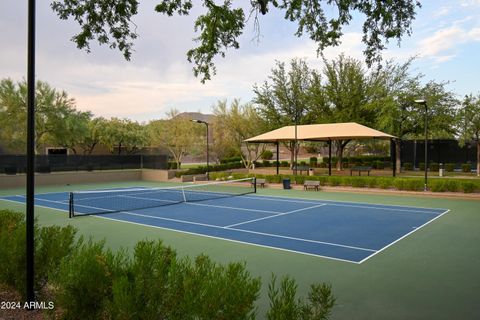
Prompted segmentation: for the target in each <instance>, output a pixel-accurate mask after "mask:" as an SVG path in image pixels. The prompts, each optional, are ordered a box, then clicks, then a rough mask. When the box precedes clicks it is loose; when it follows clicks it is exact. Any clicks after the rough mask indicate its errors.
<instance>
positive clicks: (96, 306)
mask: <svg viewBox="0 0 480 320" xmlns="http://www.w3.org/2000/svg"><path fill="white" fill-rule="evenodd" d="M112 261H113V254H112V253H111V252H106V251H105V250H104V242H93V241H92V240H89V241H88V242H82V243H80V244H79V246H78V248H77V249H76V250H75V251H74V252H73V253H72V254H71V256H70V257H69V259H64V260H63V261H62V263H61V264H60V269H59V272H58V274H57V276H56V277H55V278H53V282H54V286H55V287H56V288H58V289H57V290H56V292H55V299H56V302H57V303H56V304H58V305H59V306H61V307H62V308H63V310H64V311H65V314H64V317H65V318H67V319H99V318H101V315H102V314H103V313H104V310H105V308H106V304H107V299H108V297H109V296H110V294H111V291H110V288H111V287H112V284H113V278H112V275H113V274H112V269H113V268H112Z"/></svg>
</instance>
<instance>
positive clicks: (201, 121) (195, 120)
mask: <svg viewBox="0 0 480 320" xmlns="http://www.w3.org/2000/svg"><path fill="white" fill-rule="evenodd" d="M192 121H193V122H196V123H203V124H205V125H206V126H207V172H206V175H207V180H210V177H209V174H208V173H209V171H210V162H209V158H210V157H209V155H208V136H209V134H208V133H209V132H208V122H206V121H203V120H197V119H193V120H192Z"/></svg>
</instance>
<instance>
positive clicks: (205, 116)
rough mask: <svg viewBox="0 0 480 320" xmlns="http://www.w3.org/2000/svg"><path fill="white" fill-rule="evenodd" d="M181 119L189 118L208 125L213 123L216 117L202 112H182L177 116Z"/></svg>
mask: <svg viewBox="0 0 480 320" xmlns="http://www.w3.org/2000/svg"><path fill="white" fill-rule="evenodd" d="M177 117H180V118H187V119H190V120H201V121H205V122H208V123H212V122H213V119H214V118H215V115H213V114H203V113H200V112H182V113H179V114H178V115H177Z"/></svg>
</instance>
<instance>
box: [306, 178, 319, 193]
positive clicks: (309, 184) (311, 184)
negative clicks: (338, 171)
mask: <svg viewBox="0 0 480 320" xmlns="http://www.w3.org/2000/svg"><path fill="white" fill-rule="evenodd" d="M319 188H320V181H316V180H305V182H304V183H303V190H308V189H313V190H315V191H318V190H319Z"/></svg>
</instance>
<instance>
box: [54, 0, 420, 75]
mask: <svg viewBox="0 0 480 320" xmlns="http://www.w3.org/2000/svg"><path fill="white" fill-rule="evenodd" d="M232 2H233V1H231V0H224V1H223V4H216V1H213V0H202V1H201V4H202V6H203V7H204V8H205V11H206V12H205V13H203V14H201V15H199V16H198V17H197V19H196V21H195V23H194V29H195V31H196V32H199V33H200V34H199V36H198V37H197V38H195V39H194V40H195V42H197V43H199V45H198V47H196V48H193V49H190V50H189V51H188V52H187V58H188V60H189V61H190V62H193V63H194V68H193V72H194V74H195V75H196V76H200V77H201V81H202V82H205V81H206V80H209V79H210V78H211V76H212V75H214V74H215V73H216V69H215V65H214V63H213V60H214V58H215V57H216V56H218V55H220V56H221V57H225V55H226V53H225V52H226V50H227V49H229V48H234V49H238V48H239V47H240V44H239V42H238V37H239V36H240V35H241V34H242V33H243V30H244V28H245V27H246V24H247V23H248V21H253V23H254V24H255V27H256V28H255V29H256V30H257V32H258V30H259V27H258V26H259V18H258V14H259V13H261V14H263V15H265V14H267V12H268V11H269V10H271V9H276V10H281V11H283V12H284V17H285V20H287V21H293V22H296V23H297V24H298V29H297V31H296V33H295V35H296V36H298V37H301V36H303V35H304V34H307V35H308V37H309V38H310V39H311V40H313V41H314V42H315V43H316V44H317V53H318V54H321V53H322V52H323V50H324V49H325V48H327V47H330V46H337V45H339V44H340V42H341V41H340V40H341V37H342V35H343V27H344V26H346V25H348V24H350V22H351V21H352V19H353V16H354V13H359V14H356V15H355V16H361V17H364V19H365V20H364V22H363V29H362V30H363V38H362V41H363V43H364V44H365V46H366V48H365V50H364V54H365V58H366V62H367V64H368V65H369V66H370V65H372V63H374V62H378V61H380V60H381V51H382V50H384V49H385V47H386V44H387V43H388V42H389V41H390V40H392V39H396V40H397V41H398V42H399V43H400V40H401V39H402V37H403V36H404V35H405V34H406V35H410V34H411V24H412V21H413V19H414V18H415V14H416V12H415V10H416V9H417V8H419V7H420V2H419V1H416V0H402V1H370V0H342V1H327V0H324V1H321V0H319V1H307V0H298V1H288V0H280V1H279V0H251V1H250V6H248V5H246V4H245V2H243V1H238V3H240V5H243V6H245V7H248V8H245V9H244V8H243V7H237V8H234V7H233V3H232ZM51 7H52V9H53V10H54V11H55V12H56V13H57V15H58V16H59V17H60V19H63V20H67V19H69V18H72V19H74V20H75V21H76V22H77V23H78V24H79V26H80V27H81V31H80V32H79V33H78V34H76V35H74V36H73V38H72V40H73V41H74V42H75V43H76V44H77V47H78V48H80V49H86V50H87V51H90V42H91V41H94V40H97V41H98V43H99V44H101V45H103V44H106V45H109V46H110V47H111V48H118V49H119V50H120V52H121V53H122V54H123V55H124V57H125V59H127V60H129V59H130V57H131V52H132V48H133V41H134V40H135V39H136V37H137V33H136V25H135V24H134V23H133V22H132V19H133V17H134V16H135V15H136V14H137V13H138V0H103V1H96V0H83V1H76V0H58V1H53V2H52V4H51ZM192 8H193V1H192V0H163V1H161V2H160V3H159V4H158V5H157V6H156V7H155V10H156V11H157V12H159V13H161V14H164V15H167V16H173V15H175V14H176V15H179V16H183V15H188V14H190V13H191V11H192ZM245 11H248V12H249V14H245ZM332 13H335V14H332ZM252 16H253V17H254V19H249V18H250V17H252ZM329 16H332V17H329Z"/></svg>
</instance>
